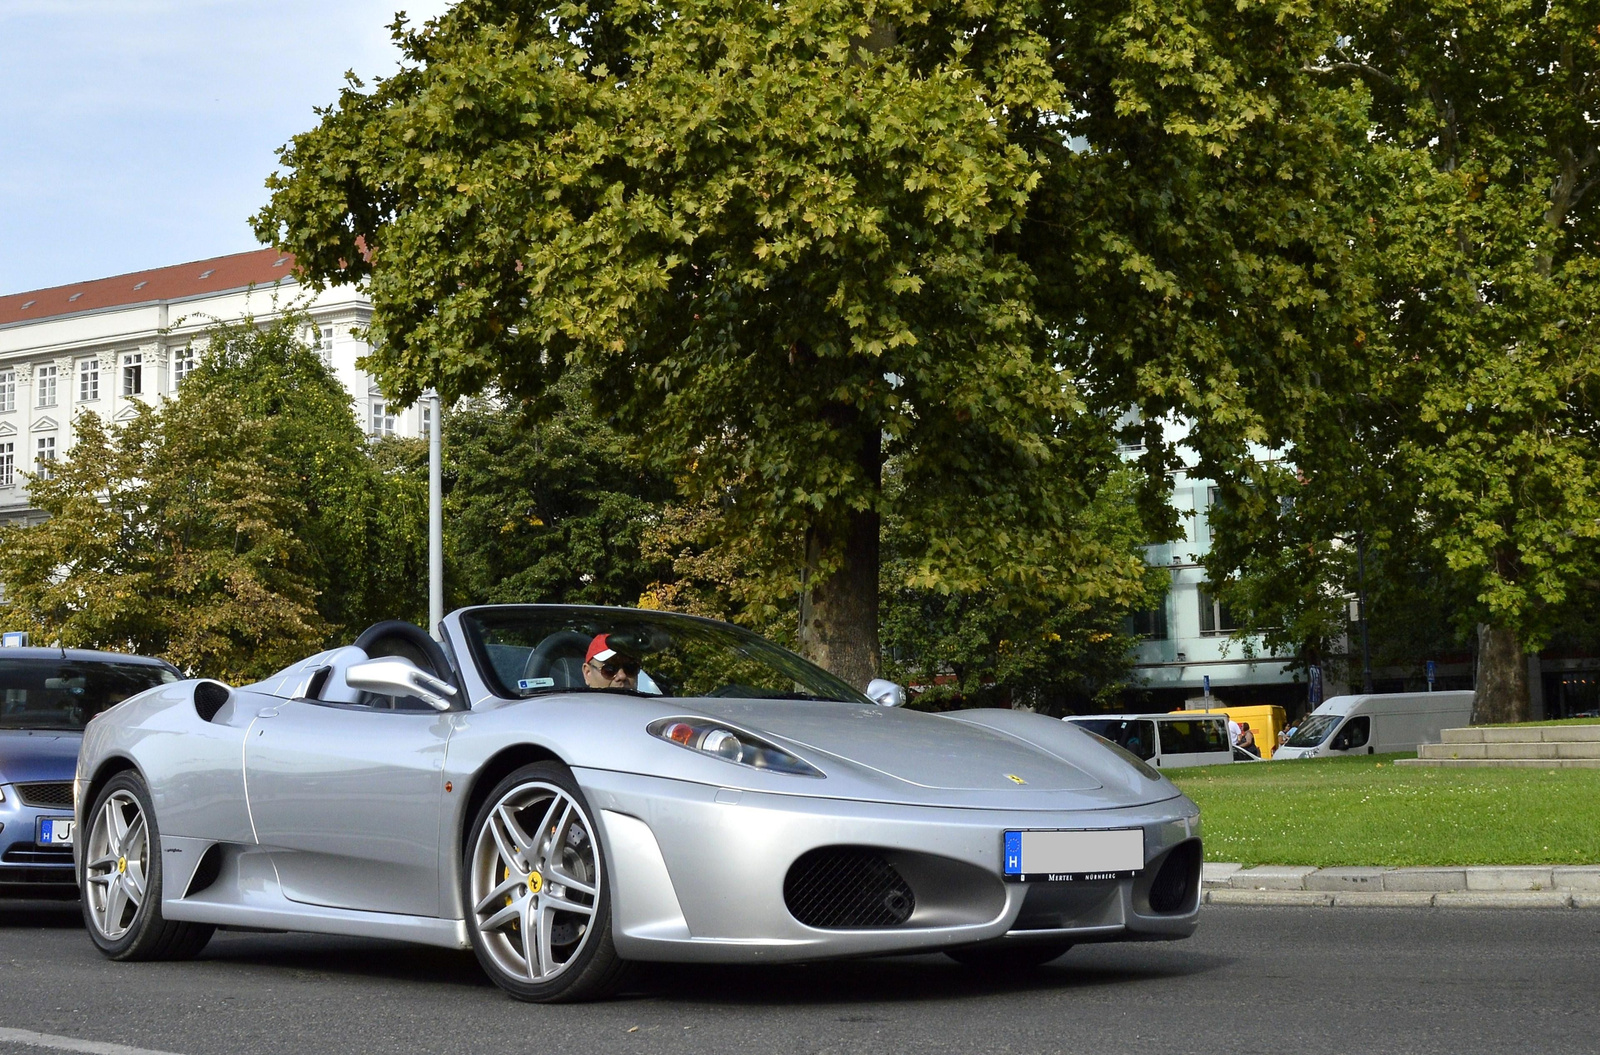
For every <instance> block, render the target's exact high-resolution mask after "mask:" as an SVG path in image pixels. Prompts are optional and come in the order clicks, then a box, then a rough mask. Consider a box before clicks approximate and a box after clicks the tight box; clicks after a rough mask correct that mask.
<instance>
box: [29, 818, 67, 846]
mask: <svg viewBox="0 0 1600 1055" xmlns="http://www.w3.org/2000/svg"><path fill="white" fill-rule="evenodd" d="M34 842H36V843H38V844H39V845H40V846H71V845H72V818H71V817H40V818H39V831H38V833H37V835H36V836H35V838H34Z"/></svg>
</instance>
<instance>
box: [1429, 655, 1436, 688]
mask: <svg viewBox="0 0 1600 1055" xmlns="http://www.w3.org/2000/svg"><path fill="white" fill-rule="evenodd" d="M1435 669H1436V668H1435V667H1434V665H1433V660H1431V659H1430V660H1428V691H1429V692H1432V691H1433V675H1434V671H1435Z"/></svg>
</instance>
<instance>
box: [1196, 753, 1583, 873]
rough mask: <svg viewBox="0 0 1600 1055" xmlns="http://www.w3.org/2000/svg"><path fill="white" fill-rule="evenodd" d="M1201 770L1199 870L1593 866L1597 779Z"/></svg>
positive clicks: (1335, 769) (1343, 766)
mask: <svg viewBox="0 0 1600 1055" xmlns="http://www.w3.org/2000/svg"><path fill="white" fill-rule="evenodd" d="M1415 757H1416V756H1415V755H1414V754H1410V753H1408V754H1403V755H1368V756H1366V757H1364V758H1329V759H1303V760H1301V759H1297V760H1295V761H1283V762H1262V763H1251V764H1248V765H1245V764H1236V765H1223V766H1201V767H1198V768H1195V769H1179V770H1171V771H1169V772H1168V773H1167V776H1169V777H1170V778H1172V781H1173V782H1174V783H1175V784H1177V785H1178V787H1179V788H1181V789H1183V792H1184V794H1186V795H1188V796H1189V797H1190V798H1191V799H1193V800H1194V801H1195V802H1196V803H1197V804H1198V805H1199V806H1200V814H1201V823H1202V834H1203V837H1204V840H1205V848H1206V860H1208V861H1238V862H1240V863H1241V864H1244V865H1247V866H1249V865H1258V864H1281V865H1313V866H1315V867H1317V868H1333V867H1337V866H1340V865H1374V866H1378V867H1387V868H1403V867H1407V866H1412V865H1522V864H1528V865H1531V864H1595V863H1600V769H1548V770H1547V769H1521V768H1506V769H1490V768H1483V769H1450V768H1445V767H1437V768H1436V767H1423V766H1396V765H1395V764H1394V760H1395V759H1396V758H1415Z"/></svg>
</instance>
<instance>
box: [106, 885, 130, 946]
mask: <svg viewBox="0 0 1600 1055" xmlns="http://www.w3.org/2000/svg"><path fill="white" fill-rule="evenodd" d="M127 907H128V894H127V891H125V890H124V889H123V887H122V876H121V875H118V876H117V878H116V879H115V880H113V881H112V883H111V886H110V888H109V889H107V890H106V908H105V915H104V916H103V917H102V919H103V920H104V921H105V926H104V927H102V928H101V930H102V931H103V932H104V934H105V936H106V937H108V938H115V937H117V936H119V935H120V934H121V933H122V913H123V912H124V911H125V910H126V909H127Z"/></svg>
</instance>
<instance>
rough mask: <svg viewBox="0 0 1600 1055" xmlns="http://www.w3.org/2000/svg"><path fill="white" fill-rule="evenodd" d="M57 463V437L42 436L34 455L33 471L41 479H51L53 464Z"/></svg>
mask: <svg viewBox="0 0 1600 1055" xmlns="http://www.w3.org/2000/svg"><path fill="white" fill-rule="evenodd" d="M55 463H56V438H55V437H54V436H40V437H39V439H38V442H37V446H36V447H35V449H34V455H33V472H34V475H35V476H37V477H39V478H40V479H41V480H48V479H50V470H51V466H53V465H55Z"/></svg>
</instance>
